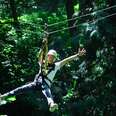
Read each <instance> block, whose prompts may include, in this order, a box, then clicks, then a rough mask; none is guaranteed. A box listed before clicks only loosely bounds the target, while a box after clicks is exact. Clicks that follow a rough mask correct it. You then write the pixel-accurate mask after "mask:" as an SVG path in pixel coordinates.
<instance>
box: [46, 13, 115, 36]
mask: <svg viewBox="0 0 116 116" xmlns="http://www.w3.org/2000/svg"><path fill="white" fill-rule="evenodd" d="M114 15H116V13H113V14H110V15H107V16H104V17H101V18H98V19H96V20H94V21H89V22H85V23H81V24H78V25H73V26H71V27H67V28H63V29H59V30H55V31H51V32H48V33H49V35H51V34H54V33H57V32H60V31H64V30H68V29H72V28H75V27H77V26H81V25H83V24H86V23H88V24H89V23H91V24H92V23H93V24H95V23H96V22H98V21H101V20H104V19H105V18H108V17H111V16H114Z"/></svg>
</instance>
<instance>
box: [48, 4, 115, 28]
mask: <svg viewBox="0 0 116 116" xmlns="http://www.w3.org/2000/svg"><path fill="white" fill-rule="evenodd" d="M115 7H116V5H113V6H111V7H107V8H104V9H101V10H96V11H94V12H91V13H88V14H85V15H81V16H77V17H74V18H71V19H67V20H64V21H60V22H57V23H52V24H48V27H51V26H54V25H58V24H60V23H64V22H68V21H72V20H75V19H78V18H83V17H86V16H89V15H91V14H94V13H98V12H102V11H105V10H109V9H112V8H115Z"/></svg>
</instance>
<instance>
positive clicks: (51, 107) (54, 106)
mask: <svg viewBox="0 0 116 116" xmlns="http://www.w3.org/2000/svg"><path fill="white" fill-rule="evenodd" d="M55 110H58V104H56V103H51V104H50V107H49V111H50V112H54V111H55Z"/></svg>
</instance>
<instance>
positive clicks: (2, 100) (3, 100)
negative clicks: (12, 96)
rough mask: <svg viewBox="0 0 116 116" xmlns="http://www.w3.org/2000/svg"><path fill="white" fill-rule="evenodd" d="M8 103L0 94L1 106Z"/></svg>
mask: <svg viewBox="0 0 116 116" xmlns="http://www.w3.org/2000/svg"><path fill="white" fill-rule="evenodd" d="M6 103H7V101H6V100H5V99H4V97H3V96H2V95H1V94H0V106H1V105H3V104H6Z"/></svg>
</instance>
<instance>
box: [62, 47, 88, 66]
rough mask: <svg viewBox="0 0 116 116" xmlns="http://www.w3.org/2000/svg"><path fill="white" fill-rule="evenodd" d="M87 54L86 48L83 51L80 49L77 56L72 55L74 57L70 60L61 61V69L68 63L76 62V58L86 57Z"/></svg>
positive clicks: (69, 58)
mask: <svg viewBox="0 0 116 116" xmlns="http://www.w3.org/2000/svg"><path fill="white" fill-rule="evenodd" d="M85 53H86V50H85V49H84V48H83V49H82V50H81V49H80V48H79V49H78V53H77V54H75V55H72V56H70V57H68V58H65V59H63V60H61V61H60V67H62V66H64V65H65V64H66V63H68V62H70V61H72V60H75V59H76V58H78V57H80V56H83V55H85Z"/></svg>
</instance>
